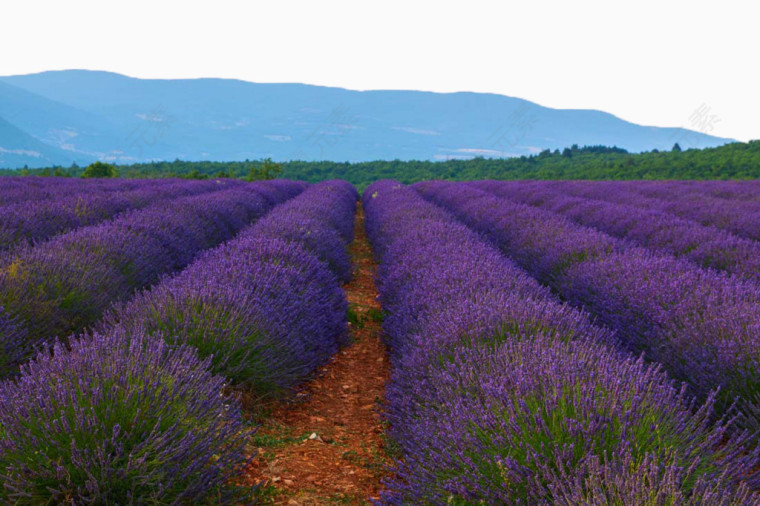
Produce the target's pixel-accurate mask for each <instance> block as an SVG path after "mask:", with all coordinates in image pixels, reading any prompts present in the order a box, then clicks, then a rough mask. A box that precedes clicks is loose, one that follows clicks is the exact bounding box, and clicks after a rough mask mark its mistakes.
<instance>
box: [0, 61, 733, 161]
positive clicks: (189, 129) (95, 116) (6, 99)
mask: <svg viewBox="0 0 760 506" xmlns="http://www.w3.org/2000/svg"><path fill="white" fill-rule="evenodd" d="M3 83H4V84H3ZM0 116H2V117H5V118H6V119H7V120H8V121H9V122H10V123H12V124H13V125H15V126H16V127H17V128H19V129H21V130H23V131H24V132H26V133H27V134H29V135H30V136H33V137H34V138H36V139H37V140H39V141H41V142H43V143H44V144H46V145H48V146H53V147H56V148H60V149H64V150H66V151H67V152H70V153H72V154H73V155H74V156H78V157H81V162H86V161H88V160H89V159H91V158H92V157H97V158H101V159H105V160H114V161H118V162H125V163H126V162H134V161H141V160H150V159H175V158H181V159H187V160H199V159H213V160H243V159H256V158H263V157H271V158H274V159H275V160H289V159H305V160H340V161H345V160H350V161H361V160H375V159H394V158H399V159H406V160H408V159H446V158H469V157H473V156H516V155H526V154H532V153H536V152H538V151H541V150H542V149H545V148H550V149H555V148H559V149H562V148H564V147H566V146H570V145H572V144H579V145H585V144H588V145H596V144H603V145H617V146H619V147H623V148H626V149H628V150H629V151H645V150H651V149H654V148H656V149H670V148H671V147H672V146H673V144H674V142H680V143H681V145H682V146H683V147H684V148H687V147H709V146H717V145H720V144H724V143H726V142H729V141H730V140H728V139H721V138H718V137H712V136H709V135H704V134H700V133H697V132H690V131H688V130H683V129H677V128H676V129H674V128H656V127H645V126H640V125H635V124H633V123H629V122H626V121H623V120H621V119H619V118H617V117H615V116H613V115H611V114H607V113H604V112H600V111H592V110H558V109H550V108H546V107H542V106H539V105H537V104H534V103H532V102H528V101H525V100H521V99H517V98H512V97H507V96H502V95H493V94H483V93H447V94H441V93H429V92H418V91H366V92H359V91H351V90H345V89H341V88H327V87H321V86H310V85H303V84H257V83H249V82H244V81H238V80H230V79H192V80H143V79H133V78H129V77H125V76H122V75H119V74H112V73H107V72H92V71H79V70H72V71H58V72H43V73H40V74H31V75H24V76H11V77H0ZM4 143H5V144H7V143H8V142H6V140H5V139H4V134H2V132H0V146H3V145H4ZM7 149H11V148H7ZM77 161H78V162H80V158H77ZM25 163H29V165H30V166H38V165H39V164H38V163H36V161H35V160H33V159H31V158H30V160H29V162H25Z"/></svg>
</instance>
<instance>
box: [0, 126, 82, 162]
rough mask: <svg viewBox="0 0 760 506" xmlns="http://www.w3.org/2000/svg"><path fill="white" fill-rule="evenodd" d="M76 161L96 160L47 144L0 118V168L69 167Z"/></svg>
mask: <svg viewBox="0 0 760 506" xmlns="http://www.w3.org/2000/svg"><path fill="white" fill-rule="evenodd" d="M75 160H80V161H83V162H85V161H90V160H94V158H88V157H83V156H77V155H75V154H73V153H71V152H66V151H64V150H62V149H58V148H55V147H53V146H50V145H48V144H45V143H43V142H41V141H39V140H38V139H36V138H34V137H32V136H31V135H29V134H27V133H26V132H24V131H23V130H21V129H20V128H17V127H15V126H14V125H12V124H11V123H9V122H8V121H6V120H5V119H3V118H2V117H0V167H23V166H24V165H28V166H29V167H46V166H47V167H49V166H51V165H64V166H69V165H71V164H72V162H74V161H75Z"/></svg>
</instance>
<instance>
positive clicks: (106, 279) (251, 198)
mask: <svg viewBox="0 0 760 506" xmlns="http://www.w3.org/2000/svg"><path fill="white" fill-rule="evenodd" d="M302 188H303V185H302V184H301V183H291V182H281V181H275V182H266V183H253V184H249V185H245V186H243V187H240V188H235V189H231V190H225V191H220V192H215V193H212V194H208V195H199V196H193V197H185V198H181V199H178V200H175V201H171V202H168V203H165V204H157V205H155V206H152V207H149V208H146V209H142V210H139V211H132V212H130V213H127V214H125V215H123V216H121V217H120V218H118V219H117V220H114V221H112V222H109V223H105V224H102V225H95V226H91V227H85V228H82V229H79V230H76V231H73V232H71V233H68V234H64V235H61V236H59V237H57V238H56V239H54V240H51V241H48V242H46V243H43V244H40V245H38V246H36V247H34V248H29V249H25V250H22V251H19V252H14V253H13V254H12V255H8V256H7V258H6V259H5V260H4V261H1V262H0V304H2V305H3V306H4V307H5V311H6V312H7V313H8V314H9V315H10V316H11V317H13V318H14V319H15V320H16V322H17V323H18V325H19V326H20V327H21V330H22V331H23V332H24V333H25V334H26V338H27V339H28V342H26V343H19V344H20V345H22V346H26V345H28V344H29V343H32V344H40V343H43V342H45V341H46V340H49V339H51V338H53V337H55V336H60V337H65V336H67V335H69V334H70V333H73V332H76V331H78V330H80V329H82V328H84V327H85V326H87V325H89V324H91V323H93V322H94V321H95V320H96V319H98V318H99V317H100V315H101V314H102V313H103V311H104V310H105V309H107V308H108V307H109V306H110V305H111V304H112V303H114V302H116V301H119V300H124V299H125V298H127V297H129V296H130V295H131V294H132V293H133V292H134V291H135V290H137V289H140V288H143V287H146V286H148V285H151V284H153V283H155V282H156V281H158V280H159V278H160V276H162V275H164V274H166V273H170V272H172V271H176V270H179V269H182V268H184V267H185V266H186V265H188V264H189V263H190V262H191V261H192V260H193V259H194V258H195V257H196V256H197V255H198V254H199V253H200V252H201V251H203V250H204V249H207V248H210V247H212V246H216V245H217V244H219V243H221V242H223V241H225V240H227V239H230V238H232V237H233V236H234V235H235V233H236V232H238V231H239V230H241V229H242V228H243V227H245V226H246V225H248V224H249V223H250V222H251V221H252V220H255V219H256V218H258V217H260V216H262V215H263V214H265V213H266V212H267V211H268V210H269V209H270V208H271V207H272V205H273V204H274V203H276V202H282V201H284V200H287V199H288V198H290V197H292V196H294V195H295V194H297V193H299V192H300V191H301V190H302Z"/></svg>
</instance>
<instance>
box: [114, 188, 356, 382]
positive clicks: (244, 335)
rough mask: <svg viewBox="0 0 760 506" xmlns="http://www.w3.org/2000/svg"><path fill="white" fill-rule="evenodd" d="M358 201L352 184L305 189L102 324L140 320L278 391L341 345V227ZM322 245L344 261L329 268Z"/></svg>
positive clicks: (231, 374)
mask: <svg viewBox="0 0 760 506" xmlns="http://www.w3.org/2000/svg"><path fill="white" fill-rule="evenodd" d="M356 199H357V194H356V190H354V188H353V187H352V186H351V185H349V184H348V183H344V182H325V183H320V184H316V185H313V186H311V187H310V188H309V189H307V190H306V191H304V192H303V193H302V194H300V195H299V196H298V197H296V198H294V199H292V200H291V201H289V202H287V203H285V204H283V205H281V206H279V207H277V208H275V209H274V210H273V211H272V212H270V213H269V214H268V215H267V216H266V217H265V218H263V219H262V220H260V221H259V222H257V223H256V224H255V225H252V226H251V227H248V228H247V229H245V230H244V231H243V232H241V233H240V234H239V236H238V237H237V238H235V239H234V240H232V241H229V242H227V243H225V244H224V245H222V246H220V247H218V248H216V249H214V250H211V251H209V252H207V253H205V254H203V255H202V256H201V257H199V258H198V260H196V261H195V262H194V263H193V264H192V265H190V266H189V267H188V268H187V269H185V270H184V271H182V272H181V273H180V274H178V275H177V276H175V277H174V278H171V279H167V280H165V281H164V282H163V283H161V284H160V285H157V286H156V287H154V288H153V289H152V290H149V291H147V292H145V293H142V294H140V295H138V296H137V297H136V298H135V299H133V300H132V301H130V302H129V303H128V304H126V305H125V306H123V307H121V308H117V309H116V310H115V311H113V312H112V313H111V314H109V315H108V316H107V317H106V318H105V322H106V325H107V326H120V327H123V328H127V329H130V330H131V329H136V328H141V327H143V326H144V327H145V329H146V331H147V332H149V333H160V334H162V335H164V336H165V338H166V339H168V340H169V341H170V342H171V343H173V344H174V343H182V344H188V345H191V346H193V347H195V348H196V349H197V350H198V351H199V354H200V356H201V357H212V359H211V360H212V362H211V366H212V370H213V371H214V372H217V373H220V374H224V375H225V376H226V377H228V378H230V379H231V381H232V382H233V383H235V384H237V385H246V386H248V387H250V388H251V389H252V390H253V391H254V392H256V393H257V394H259V395H273V394H279V393H282V392H283V391H285V390H286V389H287V388H289V387H291V386H293V385H294V384H295V383H296V382H298V381H302V380H303V379H304V378H305V377H307V376H308V375H309V374H311V373H312V372H313V371H314V370H315V369H316V368H317V367H319V366H321V365H323V364H324V363H325V362H326V361H327V360H328V359H329V358H330V357H331V356H332V355H333V354H334V353H335V352H336V351H337V349H338V346H340V345H343V344H345V343H346V338H347V329H346V311H347V303H346V300H345V294H344V292H343V290H342V289H341V287H340V284H339V282H338V279H337V277H336V275H338V274H340V275H346V274H347V273H346V269H345V267H344V264H347V265H348V266H349V267H350V260H349V259H348V253H347V241H348V240H350V236H349V237H346V238H343V237H344V236H343V235H342V234H341V233H340V232H339V230H342V231H343V232H345V231H346V227H345V226H344V225H345V224H353V215H354V208H355V204H356ZM331 221H332V222H334V223H339V227H338V228H335V227H333V225H332V224H331ZM304 223H309V224H310V227H309V228H308V229H304V228H303V226H304ZM327 250H329V252H327V254H328V255H329V256H328V258H340V259H341V262H340V263H338V264H337V265H334V267H335V270H333V271H331V270H330V264H327V263H325V262H323V261H321V260H320V254H321V253H324V252H326V251H327ZM348 273H349V274H350V268H349V269H348Z"/></svg>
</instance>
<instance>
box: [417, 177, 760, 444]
mask: <svg viewBox="0 0 760 506" xmlns="http://www.w3.org/2000/svg"><path fill="white" fill-rule="evenodd" d="M416 188H417V190H418V191H419V192H421V193H422V194H423V195H425V196H426V197H427V198H430V199H431V200H434V201H435V202H438V203H440V204H442V205H444V206H446V207H447V208H448V209H451V210H452V211H453V212H455V213H456V215H457V216H459V217H460V218H462V219H463V220H464V221H465V222H466V223H468V224H470V225H471V226H473V227H474V228H475V229H477V230H479V231H481V232H482V233H483V234H485V235H486V236H487V237H488V238H490V239H491V240H492V241H493V242H494V243H495V244H497V245H498V246H499V247H500V248H501V249H502V250H503V251H504V252H505V253H506V254H507V255H509V256H510V257H512V258H514V259H515V260H516V261H517V262H518V263H519V264H520V265H522V266H523V267H524V268H525V269H526V270H528V272H530V273H531V274H533V275H535V276H536V277H537V278H538V279H539V280H540V281H542V282H545V283H547V284H549V285H550V286H552V287H553V288H555V289H556V290H557V291H558V292H559V293H560V295H562V296H563V297H564V298H566V299H567V300H569V301H571V302H572V303H574V304H576V305H579V306H583V307H585V308H587V309H588V310H589V311H591V312H592V313H593V314H594V315H595V316H596V317H598V318H599V320H600V321H601V322H603V323H604V324H606V325H607V326H609V327H610V328H612V329H615V330H616V331H617V333H618V337H619V338H620V339H621V340H622V341H623V342H624V343H625V345H626V346H627V347H628V348H629V349H630V350H633V351H634V352H636V353H641V352H645V354H646V358H647V359H650V360H654V361H656V362H659V363H662V364H663V365H664V366H665V368H666V369H667V370H668V372H669V373H671V375H673V376H674V377H675V378H677V379H679V380H682V381H685V382H687V383H688V384H689V385H690V387H691V389H692V392H693V393H695V394H697V395H699V396H700V397H701V398H703V399H706V398H707V397H708V396H709V395H710V392H711V391H713V390H715V389H720V394H719V397H718V407H719V409H720V411H721V412H726V411H727V410H728V409H729V407H731V406H732V405H733V404H734V401H735V400H738V406H739V408H740V410H741V411H742V414H743V416H742V420H741V423H742V424H743V425H745V426H746V427H749V428H752V429H753V430H756V429H757V428H758V427H760V417H758V414H759V413H758V411H757V406H758V405H760V376H758V373H757V371H760V354H758V350H760V312H758V311H757V308H758V307H759V305H760V286H758V285H757V284H755V283H748V282H744V281H742V280H739V279H738V278H735V277H730V276H726V275H723V274H720V273H718V272H714V271H708V270H704V269H700V268H698V267H696V266H695V265H693V264H692V263H690V262H687V261H683V260H679V259H676V258H674V257H672V256H669V255H658V254H656V253H653V252H651V251H647V250H645V249H642V248H636V247H634V246H633V245H631V244H630V243H627V242H624V241H620V240H617V239H614V238H612V237H610V236H607V235H605V234H603V233H601V232H598V231H596V230H593V229H590V228H585V227H581V226H579V225H576V224H574V223H572V222H571V221H569V220H568V219H566V218H563V217H561V216H558V215H556V214H552V213H549V212H547V211H544V210H540V209H536V208H532V207H529V206H526V205H523V204H517V203H514V202H511V201H509V200H507V199H503V198H496V197H493V196H491V195H489V194H487V193H486V192H483V191H481V190H477V189H475V188H473V187H470V186H466V185H456V184H447V183H422V184H418V185H416Z"/></svg>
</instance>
